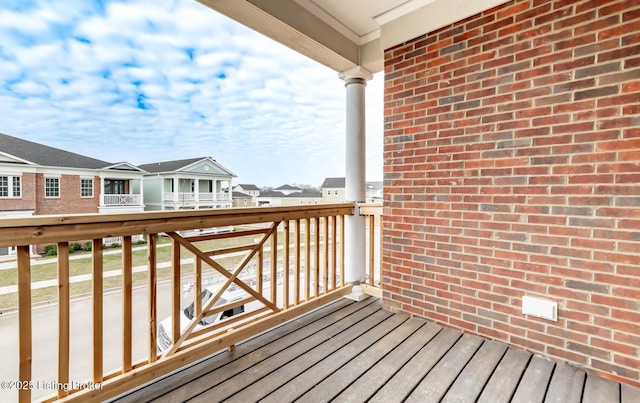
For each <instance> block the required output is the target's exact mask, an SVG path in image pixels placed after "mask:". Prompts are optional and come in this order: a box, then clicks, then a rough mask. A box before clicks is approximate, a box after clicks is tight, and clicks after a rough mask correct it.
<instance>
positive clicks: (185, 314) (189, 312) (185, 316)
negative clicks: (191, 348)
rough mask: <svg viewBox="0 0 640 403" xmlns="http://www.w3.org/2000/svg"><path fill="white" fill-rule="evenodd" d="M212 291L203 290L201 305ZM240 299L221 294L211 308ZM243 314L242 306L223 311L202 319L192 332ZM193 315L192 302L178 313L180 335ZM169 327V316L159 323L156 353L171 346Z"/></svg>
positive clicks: (170, 323)
mask: <svg viewBox="0 0 640 403" xmlns="http://www.w3.org/2000/svg"><path fill="white" fill-rule="evenodd" d="M214 291H215V290H214ZM214 291H212V290H210V289H208V288H205V290H204V291H202V294H201V298H200V299H201V301H202V304H203V305H204V303H205V302H206V301H207V300H209V298H211V296H212V295H213V292H214ZM241 298H242V297H241V296H230V295H224V294H223V296H222V297H220V298H218V300H217V301H216V302H215V304H214V305H213V306H214V307H215V306H220V305H224V304H227V303H229V302H233V301H237V300H239V299H241ZM243 312H244V305H240V306H238V307H235V308H232V309H227V310H225V311H222V312H218V313H216V314H214V315H209V316H207V317H205V318H203V319H202V320H201V321H200V323H198V324H197V325H196V327H195V329H194V330H198V329H201V328H203V327H204V326H208V325H212V324H214V323H219V322H221V321H223V320H225V319H227V318H230V317H232V316H234V315H238V314H241V313H243ZM193 313H194V306H193V302H192V303H191V304H189V306H187V307H186V308H184V309H183V310H182V311H181V312H180V333H181V334H182V332H183V331H184V330H185V329H186V328H187V326H188V325H189V322H191V320H192V319H193ZM171 325H172V321H171V316H168V317H166V318H164V319H163V320H162V322H160V326H159V327H158V339H157V345H158V352H160V353H161V352H163V351H165V350H167V349H168V348H169V347H170V346H171Z"/></svg>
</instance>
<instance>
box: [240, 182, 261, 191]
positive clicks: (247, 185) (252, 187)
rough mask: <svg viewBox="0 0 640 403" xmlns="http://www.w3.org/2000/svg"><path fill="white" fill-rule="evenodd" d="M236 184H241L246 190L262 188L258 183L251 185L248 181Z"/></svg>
mask: <svg viewBox="0 0 640 403" xmlns="http://www.w3.org/2000/svg"><path fill="white" fill-rule="evenodd" d="M236 186H239V187H241V188H242V189H244V190H260V188H258V187H257V186H256V185H251V184H248V183H239V184H237V185H236Z"/></svg>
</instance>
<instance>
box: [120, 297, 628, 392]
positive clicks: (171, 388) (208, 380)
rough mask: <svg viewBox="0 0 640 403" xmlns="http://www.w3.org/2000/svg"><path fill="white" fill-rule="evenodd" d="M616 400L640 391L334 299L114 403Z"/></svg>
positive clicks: (370, 305)
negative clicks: (185, 402) (153, 402)
mask: <svg viewBox="0 0 640 403" xmlns="http://www.w3.org/2000/svg"><path fill="white" fill-rule="evenodd" d="M258 400H259V401H264V402H289V401H294V400H295V401H302V402H319V401H339V402H362V401H372V402H396V401H398V402H399V401H420V402H432V401H434V402H435V401H442V402H476V401H477V402H492V403H493V402H507V401H512V402H542V401H545V402H562V403H570V402H598V403H602V402H622V403H627V402H628V403H631V402H637V401H640V389H637V388H632V387H630V386H628V385H626V384H620V383H618V382H615V381H612V380H607V379H604V378H601V377H598V376H596V375H594V374H593V373H592V372H585V371H584V370H582V369H578V368H576V367H573V366H569V365H567V364H565V363H554V362H553V361H550V360H547V359H544V358H541V357H539V356H534V355H532V354H531V353H529V352H525V351H523V350H518V349H515V348H510V347H509V346H508V345H506V344H504V343H501V342H496V341H490V340H486V339H482V338H480V337H477V336H471V335H468V334H463V333H461V332H459V331H456V330H453V329H448V328H442V327H441V326H438V325H436V324H434V323H432V322H427V321H425V320H423V319H419V318H410V317H409V316H407V315H404V314H393V313H390V312H387V311H384V310H383V309H382V307H381V302H380V300H379V299H376V298H373V297H370V298H368V299H366V300H364V301H361V302H354V301H351V300H348V299H344V298H343V299H339V300H337V301H335V302H332V303H330V304H328V305H326V306H324V307H322V308H320V309H318V310H316V311H314V312H311V313H308V314H306V315H304V316H301V317H299V318H297V319H295V320H293V321H291V322H288V323H286V324H284V325H282V326H278V327H276V328H274V329H271V330H270V331H268V332H266V333H263V334H261V335H259V336H256V337H254V338H252V339H250V340H247V341H246V342H242V343H240V344H238V345H237V346H236V347H235V349H233V350H232V351H222V352H220V353H218V354H216V355H214V356H212V357H209V358H207V359H205V360H203V361H200V362H197V363H194V364H191V365H188V366H186V367H184V368H182V369H180V370H178V371H176V372H174V373H172V374H171V375H168V376H164V377H161V378H159V379H156V380H154V381H153V382H151V383H149V384H148V385H146V386H144V387H142V388H140V389H137V390H135V391H132V392H128V393H126V394H123V395H121V396H119V397H117V398H115V399H114V400H113V402H120V403H125V402H140V401H158V402H184V401H194V402H200V401H202V402H208V401H230V402H249V401H258Z"/></svg>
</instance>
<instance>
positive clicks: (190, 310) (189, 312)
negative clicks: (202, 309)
mask: <svg viewBox="0 0 640 403" xmlns="http://www.w3.org/2000/svg"><path fill="white" fill-rule="evenodd" d="M212 295H213V293H212V292H211V291H209V290H208V289H205V290H204V291H202V294H200V301H202V305H204V304H205V302H207V301H208V300H209V298H211V296H212ZM226 303H227V300H226V299H224V298H218V300H217V301H216V303H215V304H214V305H213V306H218V305H222V304H226ZM183 312H184V316H186V317H187V318H188V319H189V320H191V319H193V314H194V306H193V302H192V303H190V304H189V306H188V307H186V308H184V311H183Z"/></svg>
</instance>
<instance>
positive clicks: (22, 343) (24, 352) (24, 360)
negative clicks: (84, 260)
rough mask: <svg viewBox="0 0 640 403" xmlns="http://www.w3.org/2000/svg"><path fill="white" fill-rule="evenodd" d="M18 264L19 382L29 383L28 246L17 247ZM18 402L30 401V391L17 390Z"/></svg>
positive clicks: (29, 274)
mask: <svg viewBox="0 0 640 403" xmlns="http://www.w3.org/2000/svg"><path fill="white" fill-rule="evenodd" d="M16 253H17V263H18V335H19V338H18V350H19V354H20V369H19V373H18V378H19V380H20V382H30V381H31V364H32V357H31V354H32V348H31V343H32V340H33V339H32V335H31V262H30V260H29V257H30V256H29V246H18V247H17V251H16ZM18 400H19V401H20V402H30V401H31V389H30V388H22V389H20V390H18Z"/></svg>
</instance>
